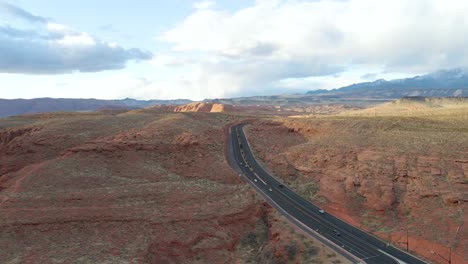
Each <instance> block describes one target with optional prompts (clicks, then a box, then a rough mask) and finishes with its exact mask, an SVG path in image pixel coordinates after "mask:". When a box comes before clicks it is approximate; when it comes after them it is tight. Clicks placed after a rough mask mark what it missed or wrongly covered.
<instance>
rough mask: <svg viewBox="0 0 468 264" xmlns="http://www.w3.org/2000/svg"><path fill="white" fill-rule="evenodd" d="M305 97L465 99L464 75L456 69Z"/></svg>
mask: <svg viewBox="0 0 468 264" xmlns="http://www.w3.org/2000/svg"><path fill="white" fill-rule="evenodd" d="M307 94H308V95H317V96H329V97H342V98H372V99H396V98H401V97H406V96H425V97H452V96H455V97H461V96H468V71H467V70H465V69H461V68H457V69H451V70H441V71H437V72H434V73H430V74H426V75H422V76H416V77H413V78H407V79H397V80H391V81H387V80H383V79H380V80H377V81H374V82H364V83H357V84H353V85H349V86H345V87H342V88H338V89H334V90H316V91H309V92H307Z"/></svg>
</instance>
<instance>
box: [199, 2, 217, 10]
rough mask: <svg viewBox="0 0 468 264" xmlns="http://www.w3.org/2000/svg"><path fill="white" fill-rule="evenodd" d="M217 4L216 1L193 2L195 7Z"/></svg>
mask: <svg viewBox="0 0 468 264" xmlns="http://www.w3.org/2000/svg"><path fill="white" fill-rule="evenodd" d="M215 5H216V3H215V2H214V1H201V2H196V3H195V4H193V7H194V8H195V9H208V8H212V7H213V6H215Z"/></svg>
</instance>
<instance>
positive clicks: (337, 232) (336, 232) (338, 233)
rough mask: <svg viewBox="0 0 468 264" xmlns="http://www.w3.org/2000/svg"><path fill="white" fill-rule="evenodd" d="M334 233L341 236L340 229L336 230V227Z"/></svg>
mask: <svg viewBox="0 0 468 264" xmlns="http://www.w3.org/2000/svg"><path fill="white" fill-rule="evenodd" d="M333 233H335V236H341V233H340V231H338V230H336V229H334V230H333Z"/></svg>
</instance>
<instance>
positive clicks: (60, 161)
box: [0, 106, 347, 264]
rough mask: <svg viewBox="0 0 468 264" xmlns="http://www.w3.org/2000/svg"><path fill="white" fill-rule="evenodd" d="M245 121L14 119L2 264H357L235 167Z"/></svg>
mask: <svg viewBox="0 0 468 264" xmlns="http://www.w3.org/2000/svg"><path fill="white" fill-rule="evenodd" d="M206 108H207V106H204V108H203V107H202V109H206ZM172 110H175V109H172ZM189 110H193V108H191V106H187V107H186V108H184V109H180V108H179V109H177V111H189ZM237 118H238V116H236V115H232V114H229V113H207V112H192V113H189V112H168V108H167V107H164V109H161V107H156V108H154V109H144V110H131V111H121V110H119V111H115V110H114V111H101V112H93V113H49V114H37V115H29V116H18V117H11V118H6V119H2V120H1V121H0V128H1V129H0V142H1V145H0V160H1V162H0V226H1V230H2V232H1V234H0V248H1V249H2V250H1V253H0V262H1V263H8V264H13V263H347V262H346V261H345V260H344V259H343V258H342V257H341V256H339V255H337V254H336V253H334V252H333V251H331V250H330V249H328V248H326V247H324V246H323V245H322V244H321V243H319V242H317V241H314V240H313V239H310V238H308V237H305V236H304V235H302V234H301V233H300V232H299V231H297V230H296V229H295V227H294V226H292V225H290V224H289V223H288V222H287V221H286V220H285V219H284V218H283V217H281V216H280V215H279V214H278V213H277V212H275V211H274V210H273V209H272V208H270V207H269V206H268V205H267V204H266V203H265V202H264V201H263V200H262V199H261V198H260V197H259V196H258V195H256V194H255V192H254V191H253V190H252V189H250V188H249V187H248V186H247V185H246V184H245V183H244V182H243V181H242V180H240V179H239V177H238V176H237V175H236V174H235V173H234V171H232V170H231V168H230V167H229V166H228V165H227V163H226V161H225V158H224V138H223V137H224V132H223V131H224V129H225V127H226V126H227V125H228V124H229V123H230V122H233V121H235V120H236V119H237Z"/></svg>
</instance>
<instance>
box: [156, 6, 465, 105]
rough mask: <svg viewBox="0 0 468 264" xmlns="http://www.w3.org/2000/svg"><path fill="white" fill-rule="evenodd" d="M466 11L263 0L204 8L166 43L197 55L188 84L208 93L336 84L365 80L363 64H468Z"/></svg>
mask: <svg viewBox="0 0 468 264" xmlns="http://www.w3.org/2000/svg"><path fill="white" fill-rule="evenodd" d="M466 14H468V1H465V0H448V1H447V0H394V1H375V0H349V1H338V0H322V1H304V0H303V1H300V0H294V1H293V0H291V1H257V2H256V4H255V5H254V6H251V7H247V8H243V9H240V10H238V11H235V12H228V11H224V10H219V9H211V8H203V9H197V10H195V11H194V12H193V13H192V14H191V15H190V16H188V17H187V18H186V19H185V20H183V21H181V22H180V23H179V24H178V25H176V26H175V27H173V28H172V29H170V30H168V31H166V32H165V33H164V34H163V36H162V37H161V40H163V41H165V42H167V43H170V44H172V45H173V46H172V47H173V51H172V52H171V53H172V55H171V56H175V57H178V58H179V59H180V58H186V57H193V56H194V55H193V54H198V55H197V56H196V58H197V63H195V64H194V63H193V62H192V63H191V65H192V66H191V67H192V70H194V71H195V72H197V74H196V76H197V77H195V75H194V74H192V77H193V78H189V79H186V80H185V81H186V85H187V86H191V87H193V89H196V88H197V87H203V89H206V90H208V91H210V92H209V93H208V92H207V94H216V92H212V91H218V93H217V94H218V95H219V96H223V95H231V94H233V95H235V94H239V95H240V94H245V93H256V92H259V91H262V92H264V91H265V89H275V87H278V86H279V85H281V84H284V86H285V87H291V86H294V87H301V88H302V89H304V90H307V89H315V88H333V87H336V86H335V85H340V84H342V83H344V84H348V83H346V82H349V81H353V82H354V81H359V80H361V81H362V80H363V79H362V78H361V77H362V76H363V75H365V72H364V73H363V72H362V69H365V70H368V71H369V72H385V73H388V74H387V75H390V76H391V75H392V74H393V75H398V74H399V73H401V72H404V73H406V74H407V75H411V74H417V73H424V72H429V71H433V70H437V69H440V68H451V67H458V66H466V65H468V50H467V49H466V44H467V43H468V16H466ZM174 54H175V55H174ZM356 69H361V70H356ZM337 74H338V75H339V76H340V77H339V78H336V75H337ZM376 77H379V75H376ZM304 80H306V81H304ZM225 87H228V88H227V89H226V90H225V89H224V88H225ZM298 89H299V88H298Z"/></svg>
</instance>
